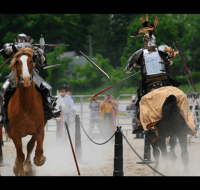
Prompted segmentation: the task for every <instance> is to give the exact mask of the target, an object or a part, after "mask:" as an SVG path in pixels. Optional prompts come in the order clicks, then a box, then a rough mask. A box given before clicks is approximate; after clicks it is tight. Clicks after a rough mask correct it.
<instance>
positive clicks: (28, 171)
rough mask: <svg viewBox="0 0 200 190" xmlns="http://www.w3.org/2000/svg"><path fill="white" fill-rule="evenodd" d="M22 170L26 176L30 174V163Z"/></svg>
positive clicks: (31, 173) (31, 171)
mask: <svg viewBox="0 0 200 190" xmlns="http://www.w3.org/2000/svg"><path fill="white" fill-rule="evenodd" d="M24 172H25V175H26V176H32V175H33V170H32V165H25V166H24Z"/></svg>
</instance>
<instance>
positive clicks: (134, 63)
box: [124, 49, 143, 73]
mask: <svg viewBox="0 0 200 190" xmlns="http://www.w3.org/2000/svg"><path fill="white" fill-rule="evenodd" d="M142 55H143V49H139V50H138V51H136V52H135V53H134V54H133V55H132V56H131V57H130V58H129V59H128V61H127V62H128V65H127V66H126V67H125V69H124V72H125V73H131V72H132V71H133V70H134V69H135V68H141V65H140V61H139V60H141V57H142Z"/></svg>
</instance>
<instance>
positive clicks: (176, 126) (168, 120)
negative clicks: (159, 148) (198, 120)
mask: <svg viewBox="0 0 200 190" xmlns="http://www.w3.org/2000/svg"><path fill="white" fill-rule="evenodd" d="M157 127H158V133H159V134H163V135H164V136H166V137H168V136H169V135H170V134H177V133H180V132H184V133H188V132H189V130H190V128H189V127H188V125H187V124H186V122H185V119H184V118H183V116H182V115H181V110H180V109H179V107H178V105H177V101H176V96H174V95H170V96H169V97H167V98H166V100H165V102H164V104H163V106H162V119H161V120H160V121H159V122H158V123H157Z"/></svg>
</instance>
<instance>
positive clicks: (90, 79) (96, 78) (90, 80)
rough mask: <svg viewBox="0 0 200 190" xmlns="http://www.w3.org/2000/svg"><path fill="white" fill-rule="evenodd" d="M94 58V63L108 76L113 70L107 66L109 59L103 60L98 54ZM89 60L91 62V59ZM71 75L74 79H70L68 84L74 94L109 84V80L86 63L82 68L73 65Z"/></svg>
mask: <svg viewBox="0 0 200 190" xmlns="http://www.w3.org/2000/svg"><path fill="white" fill-rule="evenodd" d="M88 57H90V56H88ZM96 58H97V61H95V63H96V64H97V65H98V66H99V67H100V68H101V69H103V70H104V71H105V72H106V73H107V74H108V75H109V74H110V73H111V72H112V70H113V67H112V66H111V65H110V64H109V59H108V58H103V56H102V55H100V54H96ZM90 59H91V60H92V58H91V57H90ZM73 75H75V77H74V78H73V79H70V80H69V83H70V86H72V87H73V90H74V91H75V92H76V93H77V92H84V91H85V90H86V91H88V90H92V89H95V88H97V87H99V86H102V85H103V84H105V83H106V84H109V79H107V77H106V76H104V74H103V73H102V72H100V71H99V70H98V69H97V68H95V67H94V66H93V65H92V64H91V63H90V62H86V64H85V65H84V66H80V65H75V67H74V70H73Z"/></svg>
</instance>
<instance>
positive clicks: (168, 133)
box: [147, 95, 191, 174]
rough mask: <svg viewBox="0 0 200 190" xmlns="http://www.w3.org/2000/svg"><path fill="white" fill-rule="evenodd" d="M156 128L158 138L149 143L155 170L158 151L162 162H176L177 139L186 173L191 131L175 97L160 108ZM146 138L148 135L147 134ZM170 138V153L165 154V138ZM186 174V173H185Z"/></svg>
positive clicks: (172, 96) (170, 98) (171, 96)
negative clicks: (160, 116)
mask: <svg viewBox="0 0 200 190" xmlns="http://www.w3.org/2000/svg"><path fill="white" fill-rule="evenodd" d="M156 126H157V128H158V134H159V135H158V138H157V141H156V142H152V141H151V145H152V148H153V156H154V158H155V163H156V164H155V168H158V166H159V157H160V150H161V152H162V156H163V159H164V160H168V159H170V160H172V161H176V159H177V156H176V153H175V146H176V141H177V138H178V140H179V143H180V147H181V158H182V161H183V165H184V172H189V171H188V164H189V156H188V151H187V134H188V133H189V132H190V131H191V129H190V128H189V127H188V125H187V124H186V122H185V119H184V118H183V116H182V115H181V110H180V109H179V107H178V105H177V99H176V96H174V95H170V96H169V97H167V98H166V100H165V102H164V104H163V106H162V119H161V120H160V121H158V122H157V124H156ZM147 136H148V133H147ZM167 137H170V141H169V145H170V152H169V153H168V152H167V147H166V138H167ZM159 149H160V150H159ZM185 174H187V173H185Z"/></svg>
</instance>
